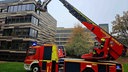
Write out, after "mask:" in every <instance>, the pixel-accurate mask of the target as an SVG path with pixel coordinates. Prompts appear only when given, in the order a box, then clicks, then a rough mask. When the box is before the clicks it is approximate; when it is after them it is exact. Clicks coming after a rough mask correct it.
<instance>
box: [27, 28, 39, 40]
mask: <svg viewBox="0 0 128 72" xmlns="http://www.w3.org/2000/svg"><path fill="white" fill-rule="evenodd" d="M29 35H30V37H33V38H37V35H38V31H37V30H35V29H32V28H31V29H30V33H29Z"/></svg>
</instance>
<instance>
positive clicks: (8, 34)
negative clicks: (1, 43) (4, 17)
mask: <svg viewBox="0 0 128 72" xmlns="http://www.w3.org/2000/svg"><path fill="white" fill-rule="evenodd" d="M11 34H12V29H4V30H3V36H11Z"/></svg>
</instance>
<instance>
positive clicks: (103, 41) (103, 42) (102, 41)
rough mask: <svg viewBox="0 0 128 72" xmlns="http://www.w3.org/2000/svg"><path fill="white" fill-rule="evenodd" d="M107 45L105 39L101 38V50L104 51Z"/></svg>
mask: <svg viewBox="0 0 128 72" xmlns="http://www.w3.org/2000/svg"><path fill="white" fill-rule="evenodd" d="M104 44H105V39H104V38H101V44H100V48H101V49H102V48H103V47H104Z"/></svg>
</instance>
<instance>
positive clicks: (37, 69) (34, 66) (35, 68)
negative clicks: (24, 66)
mask: <svg viewBox="0 0 128 72" xmlns="http://www.w3.org/2000/svg"><path fill="white" fill-rule="evenodd" d="M31 71H32V72H40V68H39V66H38V65H33V66H32V70H31Z"/></svg>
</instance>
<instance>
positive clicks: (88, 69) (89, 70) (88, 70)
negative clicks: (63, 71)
mask: <svg viewBox="0 0 128 72" xmlns="http://www.w3.org/2000/svg"><path fill="white" fill-rule="evenodd" d="M82 72H94V70H93V69H91V68H87V69H85V70H84V71H82Z"/></svg>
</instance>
